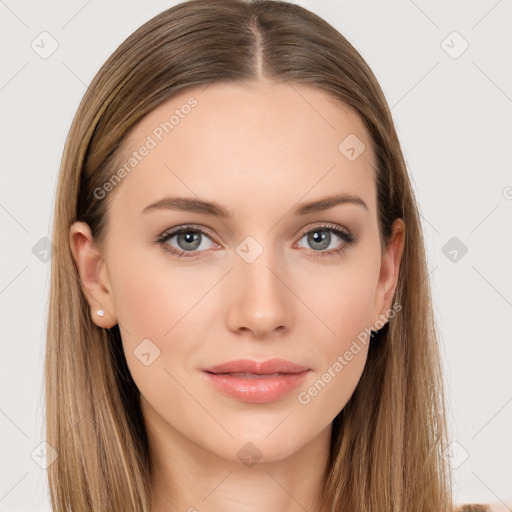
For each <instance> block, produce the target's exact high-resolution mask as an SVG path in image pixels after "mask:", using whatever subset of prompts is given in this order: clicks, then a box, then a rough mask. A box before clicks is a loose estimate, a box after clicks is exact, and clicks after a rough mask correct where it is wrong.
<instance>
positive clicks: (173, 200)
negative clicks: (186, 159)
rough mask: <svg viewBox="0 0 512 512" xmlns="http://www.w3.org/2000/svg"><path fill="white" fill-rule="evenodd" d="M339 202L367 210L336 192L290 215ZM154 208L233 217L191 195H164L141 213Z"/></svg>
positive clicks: (358, 201)
mask: <svg viewBox="0 0 512 512" xmlns="http://www.w3.org/2000/svg"><path fill="white" fill-rule="evenodd" d="M339 204H355V205H359V206H362V207H363V208H364V209H365V210H368V206H367V205H366V203H365V202H364V201H363V200H362V199H361V198H360V197H359V196H357V195H354V194H336V195H332V196H328V197H324V198H322V199H317V200H315V201H310V202H308V203H301V204H299V206H297V207H296V208H295V209H294V210H293V211H292V215H295V216H302V215H309V214H311V213H318V212H322V211H324V210H329V209H330V208H333V207H334V206H337V205H339ZM155 210H183V211H187V212H194V213H202V214H206V215H213V216H215V217H219V218H223V219H227V218H233V216H234V215H233V213H232V212H231V211H230V210H228V209H226V208H225V207H224V206H222V205H220V204H219V203H217V202H215V201H205V200H203V199H197V198H192V197H190V198H189V197H164V198H163V199H160V200H159V201H156V202H155V203H152V204H150V205H148V206H146V207H145V208H144V210H142V212H141V215H142V214H143V213H144V214H146V213H149V212H151V211H155Z"/></svg>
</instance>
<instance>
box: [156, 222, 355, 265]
mask: <svg viewBox="0 0 512 512" xmlns="http://www.w3.org/2000/svg"><path fill="white" fill-rule="evenodd" d="M315 229H317V230H322V229H324V230H332V231H334V233H335V234H336V236H338V237H339V238H341V239H342V240H343V247H342V248H341V250H344V249H345V247H347V246H349V245H352V244H354V243H355V242H357V237H356V236H354V235H353V234H352V233H351V232H350V231H349V230H348V229H346V228H345V227H343V226H340V225H339V224H333V223H330V222H321V221H319V223H317V224H316V225H313V226H308V227H306V228H303V229H302V230H301V231H300V232H299V234H298V235H295V237H298V240H300V239H301V238H302V237H304V235H306V234H308V233H310V232H312V231H314V230H315ZM187 231H197V232H199V233H202V234H203V235H206V236H207V237H208V238H210V239H211V240H212V242H214V243H215V244H217V245H222V244H220V243H219V242H217V241H216V237H215V235H212V233H213V231H212V230H211V229H210V228H207V227H205V226H199V225H196V224H183V225H181V226H175V227H173V228H169V229H166V230H165V231H164V232H163V233H162V234H161V235H159V236H158V237H157V239H156V240H155V242H156V243H158V244H160V245H164V244H165V243H166V241H167V240H169V239H170V238H174V237H175V236H176V235H179V234H181V233H183V232H187ZM171 247H172V246H171ZM166 250H168V251H170V252H178V253H179V252H181V251H182V250H181V249H176V248H175V247H172V249H166ZM310 250H311V251H312V249H310ZM339 250H340V249H331V250H330V251H313V253H316V254H317V255H330V254H332V253H333V252H336V251H339ZM183 252H185V253H188V254H190V256H188V257H194V256H193V255H195V254H200V253H201V252H206V251H197V252H195V251H183Z"/></svg>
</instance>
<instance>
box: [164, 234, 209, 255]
mask: <svg viewBox="0 0 512 512" xmlns="http://www.w3.org/2000/svg"><path fill="white" fill-rule="evenodd" d="M173 238H176V244H177V245H178V247H175V246H173V245H171V244H170V242H171V240H172V239H173ZM204 239H208V240H210V241H211V238H210V236H209V235H208V233H207V232H206V231H204V230H203V229H199V228H197V227H194V226H181V227H179V228H177V229H173V230H171V231H166V232H165V233H162V234H161V235H160V236H159V237H158V239H157V240H156V242H157V243H158V244H160V245H161V246H162V248H163V249H164V251H166V252H169V253H171V254H174V255H176V256H178V257H182V256H183V257H194V256H195V253H196V252H200V251H197V249H210V248H211V246H209V247H208V246H207V247H205V246H204V243H203V242H204ZM207 245H208V244H207ZM188 253H191V254H188Z"/></svg>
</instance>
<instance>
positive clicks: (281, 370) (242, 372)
mask: <svg viewBox="0 0 512 512" xmlns="http://www.w3.org/2000/svg"><path fill="white" fill-rule="evenodd" d="M307 370H309V368H307V367H305V366H301V365H298V364H295V363H292V362H291V361H286V360H284V359H269V360H267V361H254V360H250V359H237V360H235V361H228V362H227V363H222V364H219V365H216V366H212V367H209V368H205V369H204V371H205V372H208V373H214V374H229V375H234V376H237V377H256V378H257V377H259V376H279V375H282V374H296V373H302V372H305V371H307Z"/></svg>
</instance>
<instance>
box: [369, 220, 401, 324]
mask: <svg viewBox="0 0 512 512" xmlns="http://www.w3.org/2000/svg"><path fill="white" fill-rule="evenodd" d="M404 245H405V224H404V221H403V219H396V220H395V221H394V222H393V227H392V232H391V238H390V239H389V241H388V243H387V244H386V248H385V250H384V254H383V257H382V263H381V269H380V275H379V282H378V283H377V289H376V294H375V301H374V308H373V317H372V322H373V323H372V327H374V328H375V329H376V330H378V329H380V328H381V327H382V326H383V325H384V324H385V323H387V321H388V315H389V313H388V312H389V310H390V309H391V307H392V300H393V297H394V295H395V289H396V286H397V283H398V276H399V271H400V263H401V260H402V254H403V250H404Z"/></svg>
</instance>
